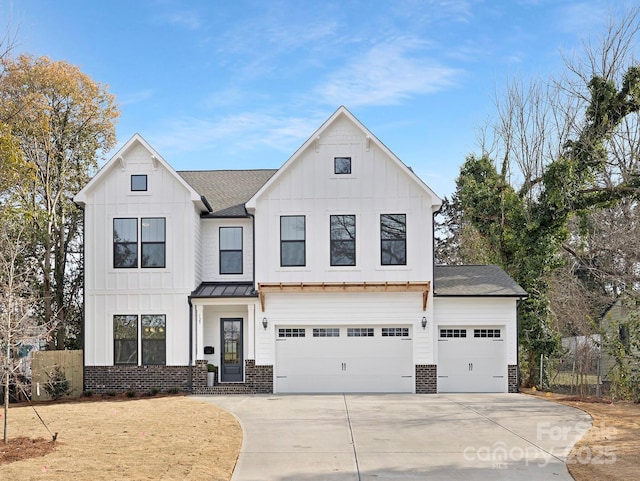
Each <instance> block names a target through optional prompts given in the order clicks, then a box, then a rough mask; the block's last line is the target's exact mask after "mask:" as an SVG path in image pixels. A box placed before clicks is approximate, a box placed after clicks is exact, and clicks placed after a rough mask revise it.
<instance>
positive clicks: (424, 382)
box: [416, 364, 438, 394]
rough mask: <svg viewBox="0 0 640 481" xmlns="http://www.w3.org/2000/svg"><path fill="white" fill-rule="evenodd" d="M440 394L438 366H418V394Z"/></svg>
mask: <svg viewBox="0 0 640 481" xmlns="http://www.w3.org/2000/svg"><path fill="white" fill-rule="evenodd" d="M437 392H438V366H437V365H436V364H416V394H436V393H437Z"/></svg>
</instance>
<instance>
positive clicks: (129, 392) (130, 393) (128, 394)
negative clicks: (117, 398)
mask: <svg viewBox="0 0 640 481" xmlns="http://www.w3.org/2000/svg"><path fill="white" fill-rule="evenodd" d="M125 394H126V395H127V397H136V395H137V394H138V393H137V392H136V391H135V389H129V390H128V391H127V392H125Z"/></svg>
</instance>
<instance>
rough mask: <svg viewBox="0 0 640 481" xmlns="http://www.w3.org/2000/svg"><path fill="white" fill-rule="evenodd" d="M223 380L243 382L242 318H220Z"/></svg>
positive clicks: (221, 378) (221, 377) (221, 379)
mask: <svg viewBox="0 0 640 481" xmlns="http://www.w3.org/2000/svg"><path fill="white" fill-rule="evenodd" d="M220 327H221V330H222V333H221V336H220V338H221V339H222V360H221V368H222V369H221V376H220V381H221V382H242V364H243V363H244V359H243V354H242V319H236V318H234V319H220Z"/></svg>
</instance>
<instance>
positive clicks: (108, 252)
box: [85, 142, 199, 365]
mask: <svg viewBox="0 0 640 481" xmlns="http://www.w3.org/2000/svg"><path fill="white" fill-rule="evenodd" d="M122 158H123V160H124V162H123V163H121V162H120V161H115V162H113V163H112V164H111V165H110V166H108V167H107V168H108V169H109V170H108V171H106V172H104V173H103V175H102V177H101V179H100V182H99V183H96V184H94V185H93V186H92V188H91V189H90V190H89V191H88V192H87V193H86V196H87V199H86V206H85V222H86V224H85V235H86V237H85V243H86V246H87V247H86V261H85V289H86V290H85V296H86V314H85V317H86V318H85V330H86V334H85V339H86V350H85V359H86V364H87V365H109V364H113V315H114V314H138V315H140V314H166V315H167V364H168V365H172V364H173V365H175V364H181V365H184V364H187V363H188V356H189V345H188V333H189V322H188V321H189V309H188V305H187V296H188V295H189V293H190V292H191V291H192V290H193V289H194V287H195V280H196V274H195V265H196V250H195V249H194V246H195V245H196V239H197V236H198V227H197V224H196V222H197V221H198V220H199V217H198V212H197V209H196V207H195V206H194V203H193V202H192V200H191V197H190V193H189V192H188V191H187V189H186V188H185V187H184V185H182V184H181V183H180V182H179V181H178V180H177V179H176V177H175V175H174V174H173V173H172V172H170V171H169V170H167V169H165V168H164V167H163V165H162V164H161V163H159V162H153V160H152V159H151V154H150V153H149V151H147V149H146V148H145V147H143V146H142V145H141V144H140V143H137V142H135V143H133V144H132V146H131V147H130V148H129V149H128V150H127V151H126V152H124V153H122ZM132 174H146V175H147V184H148V189H147V191H146V192H131V190H130V185H131V183H130V176H131V175H132ZM124 217H130V218H137V219H138V228H139V227H140V226H139V224H140V218H142V217H164V218H165V219H166V237H165V242H166V244H165V248H166V267H165V268H154V269H149V268H147V269H143V268H135V269H115V268H114V267H113V219H114V218H124ZM138 241H140V237H138Z"/></svg>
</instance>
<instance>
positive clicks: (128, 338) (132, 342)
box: [113, 315, 138, 365]
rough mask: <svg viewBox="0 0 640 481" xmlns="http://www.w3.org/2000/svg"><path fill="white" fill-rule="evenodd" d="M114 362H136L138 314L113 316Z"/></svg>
mask: <svg viewBox="0 0 640 481" xmlns="http://www.w3.org/2000/svg"><path fill="white" fill-rule="evenodd" d="M113 362H114V364H135V365H137V364H138V316H131V315H125V316H122V315H116V316H113Z"/></svg>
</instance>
